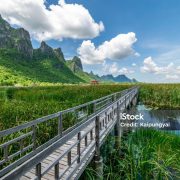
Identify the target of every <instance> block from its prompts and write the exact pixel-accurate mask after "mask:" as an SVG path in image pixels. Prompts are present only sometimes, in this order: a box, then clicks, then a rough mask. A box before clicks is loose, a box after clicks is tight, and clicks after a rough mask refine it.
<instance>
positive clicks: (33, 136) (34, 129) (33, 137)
mask: <svg viewBox="0 0 180 180" xmlns="http://www.w3.org/2000/svg"><path fill="white" fill-rule="evenodd" d="M32 131H33V135H32V139H33V150H35V149H36V126H35V125H33V126H32Z"/></svg>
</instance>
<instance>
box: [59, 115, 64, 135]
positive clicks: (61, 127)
mask: <svg viewBox="0 0 180 180" xmlns="http://www.w3.org/2000/svg"><path fill="white" fill-rule="evenodd" d="M62 133H63V123H62V113H60V115H59V118H58V134H59V135H60V136H61V137H62Z"/></svg>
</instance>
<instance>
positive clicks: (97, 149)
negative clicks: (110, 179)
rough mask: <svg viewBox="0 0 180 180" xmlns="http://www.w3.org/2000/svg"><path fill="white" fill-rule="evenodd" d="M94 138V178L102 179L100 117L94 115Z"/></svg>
mask: <svg viewBox="0 0 180 180" xmlns="http://www.w3.org/2000/svg"><path fill="white" fill-rule="evenodd" d="M95 124H96V125H95V140H96V146H95V156H94V168H95V172H96V179H98V180H99V179H102V178H103V158H102V156H101V152H100V117H99V116H97V117H96V121H95Z"/></svg>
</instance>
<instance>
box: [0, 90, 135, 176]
mask: <svg viewBox="0 0 180 180" xmlns="http://www.w3.org/2000/svg"><path fill="white" fill-rule="evenodd" d="M136 93H137V87H133V88H130V89H128V90H124V91H121V92H117V93H113V94H111V95H108V96H106V97H103V98H100V99H98V100H94V101H91V102H88V103H85V104H83V105H79V106H76V107H74V108H70V109H67V110H65V111H60V112H58V113H55V114H52V115H49V116H45V117H43V118H39V119H37V120H35V121H33V122H29V123H26V124H23V125H20V126H17V127H15V128H11V129H8V130H5V131H2V132H4V133H5V134H4V135H3V134H2V132H0V135H2V136H7V135H9V134H12V133H15V132H17V131H19V130H22V129H26V128H29V127H35V126H36V125H37V124H38V123H41V122H44V121H47V120H49V119H52V118H56V117H60V115H62V114H63V113H67V112H71V111H74V110H76V109H79V108H82V107H85V106H87V105H90V104H96V103H97V102H101V101H103V100H106V99H108V98H112V97H113V98H114V96H116V97H117V96H118V95H119V97H118V98H117V99H118V100H117V99H116V100H115V99H113V100H112V101H111V102H110V103H109V104H107V106H106V107H105V108H103V109H99V110H98V111H95V112H93V113H92V114H91V115H90V116H89V117H88V118H87V119H84V120H83V121H81V122H82V124H80V123H78V125H75V126H73V127H71V128H70V131H68V130H66V131H64V132H61V133H59V134H58V135H57V136H55V137H54V138H52V139H51V140H49V141H47V142H46V143H44V144H42V145H41V146H39V147H35V148H34V150H33V151H31V152H30V153H28V154H26V155H25V156H23V157H21V158H20V159H18V160H16V161H15V162H13V163H12V164H10V165H8V166H7V167H5V168H3V169H2V170H1V171H0V177H2V176H3V175H5V174H6V173H7V172H9V171H12V169H13V168H15V167H17V166H18V165H20V166H19V169H18V170H19V171H18V170H16V173H15V174H18V175H20V174H22V173H23V172H24V171H27V169H29V168H30V167H32V166H33V165H37V164H38V163H40V162H41V161H42V160H43V159H44V158H45V157H46V156H47V155H48V154H50V153H52V152H53V150H55V149H57V148H58V147H59V146H61V145H62V144H63V143H65V142H66V141H67V140H68V139H70V138H72V137H73V136H74V135H76V134H77V133H78V132H80V131H81V130H82V129H83V128H85V127H86V126H88V125H89V124H90V123H92V122H93V121H94V120H95V118H96V117H97V116H100V115H101V114H103V113H104V112H106V111H107V110H108V109H110V108H112V107H113V108H114V107H116V106H115V105H116V103H117V102H120V103H125V104H126V101H127V100H128V98H129V101H130V100H131V98H132V97H130V96H134V95H135V94H136ZM122 99H123V100H122ZM125 106H126V105H125ZM111 113H112V112H111ZM60 120H61V121H62V119H60ZM61 123H62V122H61ZM61 125H62V124H61ZM93 128H94V127H92V129H93ZM92 129H90V130H89V132H87V133H91V134H92ZM34 132H35V131H34V130H32V131H30V132H28V133H26V134H23V135H21V136H19V137H17V138H14V139H13V140H10V141H8V142H6V143H4V144H3V145H0V148H4V149H5V150H6V151H7V147H8V145H9V144H11V143H13V142H16V141H20V140H21V139H23V138H25V137H27V136H31V135H34ZM86 136H87V134H84V135H82V136H81V139H82V138H85V137H86ZM81 139H79V141H80V140H81ZM79 141H78V142H79ZM78 142H75V144H74V145H72V147H71V149H72V148H73V147H74V146H76V145H77V144H78ZM29 147H30V148H33V147H34V144H31V145H29ZM29 147H26V148H27V149H28V148H29ZM93 147H94V146H93ZM30 148H29V149H30ZM71 149H70V150H69V151H67V152H65V153H64V155H66V154H67V153H69V158H70V157H71V155H70V151H71ZM23 150H24V151H25V148H22V149H21V151H20V152H19V154H21V153H22V152H23ZM4 152H5V151H4ZM5 153H7V152H5ZM5 153H4V154H5ZM5 155H6V154H5ZM4 157H5V158H4V159H5V160H9V159H8V158H7V157H6V156H4ZM61 158H62V157H60V159H61ZM28 159H29V160H28ZM76 160H77V159H75V160H74V161H76ZM57 161H58V160H57ZM1 162H2V161H1ZM1 162H0V163H1ZM24 162H25V164H24ZM32 162H33V163H32ZM55 164H56V162H53V164H52V165H51V166H50V167H49V168H47V169H46V170H45V171H44V172H43V173H42V174H41V175H43V174H45V173H46V172H47V171H48V170H49V169H50V168H52V166H54V165H55ZM69 164H72V162H71V159H69ZM21 167H23V168H21ZM22 170H23V171H22ZM12 174H13V175H14V173H12Z"/></svg>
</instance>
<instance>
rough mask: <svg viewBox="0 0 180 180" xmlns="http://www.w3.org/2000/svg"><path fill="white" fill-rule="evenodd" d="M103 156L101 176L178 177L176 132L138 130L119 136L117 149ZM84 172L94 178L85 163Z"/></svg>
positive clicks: (179, 139) (179, 150) (179, 152)
mask: <svg viewBox="0 0 180 180" xmlns="http://www.w3.org/2000/svg"><path fill="white" fill-rule="evenodd" d="M108 142H109V140H108ZM120 151H121V153H119V152H120ZM106 156H108V158H106V161H105V164H104V177H103V178H104V179H108V180H117V179H119V180H121V179H122V180H135V179H143V180H149V179H159V180H164V179H167V180H168V179H179V178H180V137H178V136H176V135H172V134H168V133H165V132H161V131H157V130H150V129H148V130H145V129H140V130H137V131H135V132H132V133H129V134H128V136H127V137H125V136H123V139H122V145H121V149H120V150H119V149H118V150H114V151H109V152H108V154H106ZM84 175H85V177H87V179H95V175H96V172H95V171H94V170H93V168H92V167H90V166H89V167H88V168H87V170H86V171H85V173H84Z"/></svg>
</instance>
